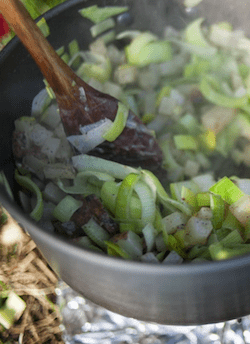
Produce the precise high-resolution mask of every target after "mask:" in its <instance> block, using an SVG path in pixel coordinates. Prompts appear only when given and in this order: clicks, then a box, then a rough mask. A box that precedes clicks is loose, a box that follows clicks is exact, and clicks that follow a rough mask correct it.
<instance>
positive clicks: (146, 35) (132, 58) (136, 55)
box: [125, 32, 168, 65]
mask: <svg viewBox="0 0 250 344" xmlns="http://www.w3.org/2000/svg"><path fill="white" fill-rule="evenodd" d="M156 40H157V36H155V35H153V34H152V33H150V32H143V33H141V34H140V35H138V36H136V37H135V38H134V39H133V40H132V42H131V43H130V44H129V45H128V46H126V47H125V54H126V58H127V61H128V63H129V64H132V65H140V63H143V64H144V65H145V63H146V64H147V62H146V61H143V60H142V61H141V59H142V57H143V56H142V57H141V59H140V54H141V51H142V49H143V48H144V47H145V46H146V45H147V44H149V43H151V42H153V41H156ZM167 49H168V48H167ZM148 63H150V61H148Z"/></svg>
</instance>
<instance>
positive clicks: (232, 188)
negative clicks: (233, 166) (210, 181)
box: [209, 177, 244, 205]
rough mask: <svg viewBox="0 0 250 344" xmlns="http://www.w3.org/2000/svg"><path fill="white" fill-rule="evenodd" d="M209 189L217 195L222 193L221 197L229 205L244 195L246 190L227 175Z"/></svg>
mask: <svg viewBox="0 0 250 344" xmlns="http://www.w3.org/2000/svg"><path fill="white" fill-rule="evenodd" d="M209 191H210V192H212V193H214V194H215V195H220V196H221V198H222V199H223V200H224V201H225V202H226V203H228V204H229V205H231V204H233V203H235V202H237V201H238V200H239V199H240V198H241V197H243V196H244V192H243V191H241V190H240V189H239V188H238V186H236V185H235V184H234V183H233V182H232V181H231V180H230V179H229V178H227V177H224V178H222V179H220V180H219V181H218V182H217V183H215V184H214V185H213V186H211V187H210V189H209Z"/></svg>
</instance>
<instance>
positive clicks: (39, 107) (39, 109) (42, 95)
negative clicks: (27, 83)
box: [31, 88, 51, 117]
mask: <svg viewBox="0 0 250 344" xmlns="http://www.w3.org/2000/svg"><path fill="white" fill-rule="evenodd" d="M50 103H51V98H50V96H49V95H48V92H47V90H46V88H44V89H43V90H41V91H40V92H39V93H38V94H37V95H36V96H35V98H34V99H33V101H32V107H31V115H32V116H34V117H38V116H40V115H41V114H42V113H43V112H44V111H45V110H46V109H47V107H48V106H49V105H50Z"/></svg>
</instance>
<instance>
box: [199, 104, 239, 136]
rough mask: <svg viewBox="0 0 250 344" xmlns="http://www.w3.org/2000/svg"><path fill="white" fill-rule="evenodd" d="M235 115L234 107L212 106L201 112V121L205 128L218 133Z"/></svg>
mask: <svg viewBox="0 0 250 344" xmlns="http://www.w3.org/2000/svg"><path fill="white" fill-rule="evenodd" d="M235 115H236V111H235V109H234V108H228V107H222V106H214V107H213V108H212V109H210V110H208V111H206V112H205V113H203V114H202V116H201V122H202V124H203V126H204V127H205V128H206V129H208V130H211V131H213V132H214V133H215V134H218V133H219V132H220V131H221V130H222V129H223V128H225V127H226V126H227V125H228V124H229V123H230V122H231V121H232V119H233V117H234V116H235Z"/></svg>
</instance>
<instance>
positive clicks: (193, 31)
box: [185, 18, 212, 48]
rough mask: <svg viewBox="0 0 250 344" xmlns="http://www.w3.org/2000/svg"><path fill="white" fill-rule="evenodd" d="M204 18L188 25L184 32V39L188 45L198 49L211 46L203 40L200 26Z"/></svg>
mask: <svg viewBox="0 0 250 344" xmlns="http://www.w3.org/2000/svg"><path fill="white" fill-rule="evenodd" d="M203 21H204V18H198V19H196V20H194V21H193V22H192V23H190V24H189V25H188V26H187V28H186V30H185V37H186V40H187V42H188V43H191V44H194V45H197V46H199V47H204V48H211V47H212V46H211V45H210V44H209V43H208V41H207V40H206V39H205V37H204V35H203V33H202V28H201V24H202V22H203Z"/></svg>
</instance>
